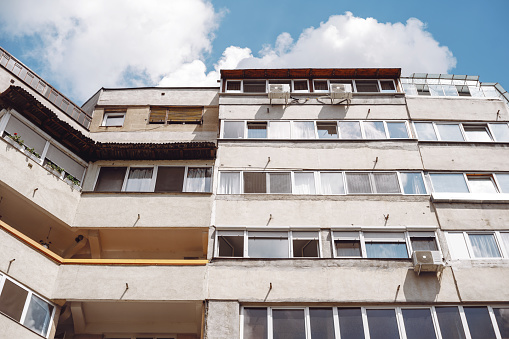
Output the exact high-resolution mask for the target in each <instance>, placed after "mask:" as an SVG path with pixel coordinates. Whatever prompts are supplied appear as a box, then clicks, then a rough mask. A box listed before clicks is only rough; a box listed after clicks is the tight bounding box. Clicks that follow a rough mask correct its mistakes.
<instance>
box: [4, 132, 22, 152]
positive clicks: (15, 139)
mask: <svg viewBox="0 0 509 339" xmlns="http://www.w3.org/2000/svg"><path fill="white" fill-rule="evenodd" d="M6 136H7V138H4V139H5V141H7V142H8V143H9V144H11V145H12V146H13V147H15V148H17V149H19V150H21V149H22V148H23V145H24V141H23V140H22V139H21V136H19V135H18V133H14V134H12V135H11V134H8V133H6Z"/></svg>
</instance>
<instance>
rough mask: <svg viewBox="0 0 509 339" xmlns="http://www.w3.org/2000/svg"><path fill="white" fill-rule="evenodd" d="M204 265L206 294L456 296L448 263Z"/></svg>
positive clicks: (335, 298)
mask: <svg viewBox="0 0 509 339" xmlns="http://www.w3.org/2000/svg"><path fill="white" fill-rule="evenodd" d="M208 267H209V277H208V279H209V289H208V298H209V299H235V300H239V301H240V302H267V303H271V302H274V303H276V302H288V303H292V302H302V303H306V302H308V303H311V302H331V303H341V302H361V303H366V304H368V303H380V302H381V303H394V302H412V303H420V302H424V303H427V302H458V301H459V299H458V296H457V293H456V288H455V285H454V279H453V277H452V274H451V271H450V269H446V270H445V271H444V272H443V274H442V276H441V277H438V276H437V275H436V274H421V275H417V274H416V273H414V271H413V267H412V265H411V262H410V260H402V261H396V260H369V259H344V260H338V259H335V260H330V259H329V260H327V259H325V260H292V261H288V260H282V261H281V260H252V259H250V260H235V261H226V260H225V261H221V260H216V261H215V262H214V263H212V264H210V265H209V266H208ZM375 277H376V278H375ZM271 283H272V289H271V290H269V287H270V284H271ZM500 300H503V299H500ZM505 300H507V299H505Z"/></svg>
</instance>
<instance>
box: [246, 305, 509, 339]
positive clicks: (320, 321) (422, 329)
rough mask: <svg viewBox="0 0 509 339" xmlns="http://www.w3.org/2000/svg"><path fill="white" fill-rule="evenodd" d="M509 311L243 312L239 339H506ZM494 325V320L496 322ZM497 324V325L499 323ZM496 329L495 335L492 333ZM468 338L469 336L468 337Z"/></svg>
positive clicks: (351, 309)
mask: <svg viewBox="0 0 509 339" xmlns="http://www.w3.org/2000/svg"><path fill="white" fill-rule="evenodd" d="M507 310H508V309H507V308H492V307H489V306H488V307H487V306H432V307H376V306H375V307H369V306H368V307H303V306H297V307H288V306H281V307H263V308H262V307H242V308H241V329H242V331H241V333H242V334H241V338H242V339H254V338H256V339H260V338H268V337H270V338H285V339H286V338H303V339H315V338H325V339H334V338H336V335H335V333H339V335H340V336H341V338H348V339H365V338H366V339H379V338H380V339H387V338H391V339H392V338H400V337H404V338H408V339H436V338H444V339H445V338H450V339H466V338H467V335H468V338H470V337H471V338H472V339H481V338H482V339H492V338H498V337H497V336H496V335H495V333H496V332H499V333H500V334H501V337H502V338H506V335H505V334H506V333H507V326H504V323H502V321H504V320H507ZM495 319H496V320H495ZM499 319H500V320H499ZM495 329H497V331H495ZM467 333H468V334H467Z"/></svg>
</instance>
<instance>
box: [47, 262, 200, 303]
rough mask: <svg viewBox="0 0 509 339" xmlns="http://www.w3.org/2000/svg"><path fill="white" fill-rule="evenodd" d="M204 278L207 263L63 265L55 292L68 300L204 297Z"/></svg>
mask: <svg viewBox="0 0 509 339" xmlns="http://www.w3.org/2000/svg"><path fill="white" fill-rule="evenodd" d="M205 278H206V267H205V266H106V265H103V266H88V265H72V266H71V265H64V266H61V267H60V271H59V273H58V277H57V279H56V286H55V288H54V290H53V293H52V296H53V298H55V299H69V300H120V299H121V300H123V301H129V300H140V301H141V300H146V301H150V300H156V301H171V300H174V301H177V300H204V299H205ZM126 283H127V284H128V285H129V289H128V290H127V291H126ZM124 292H125V294H124Z"/></svg>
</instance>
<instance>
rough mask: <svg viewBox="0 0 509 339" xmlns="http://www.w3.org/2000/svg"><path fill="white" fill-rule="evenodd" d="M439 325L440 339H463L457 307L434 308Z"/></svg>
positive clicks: (463, 332)
mask: <svg viewBox="0 0 509 339" xmlns="http://www.w3.org/2000/svg"><path fill="white" fill-rule="evenodd" d="M435 310H436V312H437V317H438V323H439V325H440V332H441V333H442V338H444V339H445V338H447V339H465V338H466V337H465V331H464V330H463V324H462V323H461V318H460V314H459V311H458V308H457V307H436V308H435Z"/></svg>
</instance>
